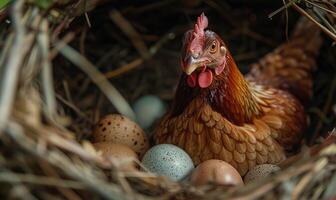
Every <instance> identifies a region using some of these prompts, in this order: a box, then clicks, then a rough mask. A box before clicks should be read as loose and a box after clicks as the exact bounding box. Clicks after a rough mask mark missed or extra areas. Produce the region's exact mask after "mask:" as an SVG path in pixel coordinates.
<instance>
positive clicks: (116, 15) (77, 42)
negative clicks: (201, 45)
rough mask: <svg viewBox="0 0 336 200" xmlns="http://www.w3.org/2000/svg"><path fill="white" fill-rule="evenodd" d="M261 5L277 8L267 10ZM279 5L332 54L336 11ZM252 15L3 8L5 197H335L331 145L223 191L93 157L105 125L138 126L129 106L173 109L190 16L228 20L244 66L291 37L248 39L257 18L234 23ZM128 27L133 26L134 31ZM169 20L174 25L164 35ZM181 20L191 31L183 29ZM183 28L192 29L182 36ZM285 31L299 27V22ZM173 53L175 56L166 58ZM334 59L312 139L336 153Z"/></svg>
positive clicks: (335, 158) (223, 9) (325, 6)
mask: <svg viewBox="0 0 336 200" xmlns="http://www.w3.org/2000/svg"><path fill="white" fill-rule="evenodd" d="M231 3H232V2H231ZM236 3H237V2H236V1H235V3H234V2H233V3H232V4H236ZM258 3H263V4H265V5H268V3H266V2H263V1H260V2H259V1H258ZM281 3H282V2H281V1H280V2H278V4H276V3H274V5H273V4H272V6H273V7H277V8H279V7H280V9H279V10H278V11H276V12H274V13H272V14H271V17H273V18H275V17H277V16H278V15H279V12H280V11H282V10H286V9H288V8H289V7H294V9H295V10H297V11H299V13H300V14H303V15H306V16H308V17H309V18H310V19H311V20H313V21H315V22H316V23H318V24H319V26H320V27H321V29H322V31H324V32H325V33H326V34H327V35H328V36H329V37H330V38H331V39H326V41H328V42H329V44H330V40H334V41H336V37H335V35H336V31H335V29H336V27H335V16H336V15H335V12H336V9H335V2H332V1H326V0H320V1H313V0H312V1H308V0H307V1H301V4H299V3H298V2H296V1H291V2H289V3H286V4H285V5H284V6H283V7H281ZM176 5H178V6H181V9H182V10H181V9H179V8H177V6H176ZM248 6H250V7H251V8H253V7H254V6H256V5H254V4H252V3H251V4H250V5H247V7H242V8H241V7H239V6H237V5H235V8H236V9H231V8H230V7H228V5H227V4H225V3H222V2H220V1H212V0H206V1H204V2H203V3H202V2H201V1H187V0H185V1H182V3H179V2H175V1H171V0H165V1H160V2H155V3H152V2H147V4H145V5H140V4H138V5H131V4H130V3H129V2H112V3H110V2H107V1H103V0H102V1H100V0H95V1H81V0H79V1H71V0H68V1H66V0H64V1H54V2H53V1H30V0H18V1H15V2H13V3H11V4H9V5H8V6H7V7H4V8H2V10H1V11H0V13H1V14H0V20H1V25H0V30H1V32H0V34H1V35H0V45H1V55H0V77H1V78H0V113H1V115H0V143H1V146H0V151H1V155H0V183H1V188H0V194H1V197H3V198H4V199H5V198H6V199H7V198H8V199H72V200H77V199H100V198H103V199H256V198H258V199H289V198H291V199H323V198H324V199H325V198H328V197H331V196H332V195H335V189H336V176H333V175H334V174H335V171H336V145H335V144H333V143H330V142H329V143H330V144H329V143H328V140H327V141H325V140H324V139H322V140H323V141H322V142H323V144H324V145H322V146H321V145H320V146H315V147H314V148H311V149H310V150H302V151H301V153H299V154H297V155H296V156H295V157H294V158H293V159H289V160H288V162H287V163H286V165H285V166H283V170H282V171H280V172H278V173H275V174H274V175H272V176H269V177H268V178H266V179H263V180H262V181H258V182H254V183H252V184H248V185H245V186H241V187H238V188H228V187H223V186H216V185H207V186H204V187H201V188H195V187H194V186H192V185H189V184H188V183H176V182H172V181H171V180H168V179H166V178H164V177H159V176H156V175H154V174H150V173H145V172H137V173H127V172H123V171H122V170H120V169H118V167H117V166H116V165H115V163H114V162H113V161H112V160H109V159H106V158H103V157H102V156H101V155H100V154H99V153H97V152H95V151H94V149H93V147H92V145H91V143H90V142H89V140H90V135H91V130H92V127H93V125H94V124H95V123H96V122H97V120H98V119H99V118H100V117H101V116H102V115H104V114H107V113H113V112H119V113H121V114H123V115H126V116H129V117H130V118H134V113H133V111H132V109H131V107H130V105H129V102H132V101H134V99H136V98H137V97H139V96H140V95H142V94H146V93H155V94H157V95H158V96H160V97H161V98H162V99H165V100H166V101H167V102H169V101H171V99H172V94H173V86H174V84H175V83H176V79H177V73H178V68H177V67H175V66H176V63H177V60H178V58H177V57H178V48H179V41H180V40H179V38H180V37H182V34H183V32H184V31H185V30H186V29H187V28H188V27H189V25H188V23H186V21H187V20H189V18H188V16H190V15H197V14H199V13H200V12H201V11H206V12H209V13H211V12H213V13H216V14H214V17H213V18H215V16H216V15H217V17H219V19H218V20H217V21H219V22H220V21H223V20H225V21H226V22H227V23H228V24H229V26H230V28H231V29H234V31H232V32H230V33H229V32H228V30H227V29H225V28H222V29H221V28H220V27H218V29H219V30H220V31H221V32H222V33H224V34H226V38H228V40H229V41H230V42H229V43H231V44H233V45H232V46H233V48H234V50H233V51H234V52H235V53H236V54H238V55H237V58H236V59H237V60H238V62H239V63H241V66H244V64H245V62H246V63H248V62H251V61H254V60H255V59H257V58H258V57H259V56H260V55H262V54H264V53H266V52H267V51H269V50H271V49H272V48H273V47H275V46H276V45H277V44H279V43H280V42H281V41H283V37H282V36H283V34H282V33H283V32H284V31H283V32H281V34H274V32H272V33H270V35H273V36H272V39H270V38H271V37H267V36H263V35H262V34H259V33H257V32H255V31H252V30H251V29H249V28H248V27H249V24H248V23H256V22H255V21H256V20H254V22H253V19H255V18H256V17H260V15H251V16H252V18H251V20H252V21H248V20H247V21H246V23H247V24H248V25H246V24H245V25H246V26H241V25H242V23H238V21H237V20H236V19H235V16H240V17H242V16H245V17H246V16H247V15H250V14H251V13H249V12H248ZM0 9H1V8H0ZM241 9H243V11H241ZM228 10H230V11H232V12H233V15H232V16H229V15H228V14H227V13H228ZM286 11H287V10H286ZM88 12H89V13H88ZM152 12H159V13H160V15H159V16H158V17H157V18H156V19H153V17H152V18H151V19H144V18H145V17H146V16H147V17H148V16H153V14H152ZM174 12H175V13H182V16H183V17H176V18H173V19H170V17H171V16H172V15H174ZM149 13H151V14H149ZM246 13H248V14H246ZM269 13H270V12H269ZM287 14H288V13H287ZM274 15H275V16H274ZM125 16H130V19H132V23H131V22H130V21H129V20H127V18H126V17H125ZM283 16H288V15H283ZM253 17H254V18H253ZM281 17H282V16H281ZM138 18H139V19H138ZM181 18H182V19H181ZM137 19H138V20H137ZM166 19H170V20H168V21H167V23H165V24H163V22H164V21H165V20H166ZM281 19H286V18H281ZM287 19H288V18H287ZM176 20H179V21H180V22H181V21H182V22H181V23H178V24H176ZM190 20H191V21H192V19H190ZM215 21H216V20H215ZM282 21H283V22H284V23H283V25H286V24H287V23H286V20H282ZM183 22H184V24H185V25H179V24H183ZM287 22H289V26H291V20H289V21H288V20H287ZM214 24H216V23H215V22H214ZM91 26H92V27H91ZM251 26H252V27H253V26H255V27H257V26H258V27H262V28H261V29H260V30H261V31H262V30H263V28H265V24H254V25H253V24H252V25H251ZM97 27H99V30H98V29H97ZM149 27H150V28H149ZM241 27H243V28H241ZM283 27H284V26H283ZM90 28H91V29H90ZM271 28H272V27H271ZM273 28H274V27H273ZM280 28H281V27H278V30H279V29H280ZM152 30H155V31H153V32H151V31H152ZM269 30H270V29H268V30H266V31H269ZM140 32H141V33H142V34H140ZM277 32H278V33H279V32H280V31H277ZM176 38H177V39H176ZM237 41H238V42H237ZM239 41H244V42H239ZM246 41H247V42H246ZM168 43H169V44H168ZM164 45H166V46H167V48H165V49H163V48H162V46H164ZM256 46H260V48H256ZM325 46H326V45H325ZM327 46H328V45H327ZM326 49H327V50H325V51H324V52H325V54H324V55H321V58H322V59H321V60H322V61H318V63H319V64H320V65H322V67H321V69H319V70H318V72H317V75H316V76H317V78H316V79H320V80H321V79H323V80H324V81H319V82H318V83H317V85H316V86H315V93H318V97H317V98H314V100H313V103H312V105H311V106H310V107H309V114H310V117H311V127H310V130H309V131H308V133H309V134H307V135H309V136H310V138H313V139H314V141H316V138H318V137H317V136H320V135H323V133H328V132H329V134H331V136H329V137H328V138H329V139H330V138H331V139H330V141H333V140H332V139H333V137H335V136H334V135H335V134H336V133H335V132H332V131H330V130H332V126H333V124H335V122H336V118H335V113H333V112H335V105H334V104H335V102H336V101H335V95H334V94H335V89H336V78H335V76H334V75H333V74H335V71H336V67H335V63H336V60H335V58H334V56H333V55H335V48H334V49H332V48H329V46H328V47H326ZM158 52H159V53H158ZM160 52H161V53H160ZM244 52H245V53H244ZM246 52H249V53H246ZM154 57H155V58H154ZM111 63H113V65H112V64H111ZM162 64H165V65H166V67H162ZM144 66H152V67H144ZM330 66H333V67H330ZM242 70H243V71H244V68H242ZM167 74H169V76H167ZM143 77H145V78H143ZM110 80H111V81H110ZM112 83H113V85H112ZM114 85H115V86H114ZM116 88H118V90H117V89H116ZM333 109H334V111H333ZM315 143H316V142H315ZM309 152H311V153H309Z"/></svg>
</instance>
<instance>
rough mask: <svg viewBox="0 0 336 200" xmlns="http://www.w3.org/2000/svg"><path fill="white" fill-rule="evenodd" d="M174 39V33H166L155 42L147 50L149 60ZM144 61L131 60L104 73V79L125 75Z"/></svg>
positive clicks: (140, 59) (140, 58)
mask: <svg viewBox="0 0 336 200" xmlns="http://www.w3.org/2000/svg"><path fill="white" fill-rule="evenodd" d="M174 38H175V33H168V34H166V35H164V36H163V37H162V39H160V40H159V41H158V42H156V43H155V44H154V45H153V46H152V47H150V49H149V56H150V57H149V58H151V57H152V56H154V55H155V54H156V52H157V51H158V50H159V49H160V48H161V46H162V45H163V44H164V43H166V42H167V41H169V40H172V39H174ZM144 61H145V59H144V58H142V57H139V58H136V59H135V60H133V61H132V62H130V63H128V64H126V65H124V66H122V67H120V68H118V69H116V70H113V71H110V72H107V73H105V76H106V78H113V77H116V76H119V75H121V74H123V73H126V72H128V71H130V70H132V69H134V68H136V67H138V66H139V65H141V64H142V63H143V62H144Z"/></svg>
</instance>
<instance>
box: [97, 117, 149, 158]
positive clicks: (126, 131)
mask: <svg viewBox="0 0 336 200" xmlns="http://www.w3.org/2000/svg"><path fill="white" fill-rule="evenodd" d="M93 140H94V142H112V143H119V144H124V145H127V146H129V147H130V148H131V149H133V150H134V151H135V152H136V153H137V154H138V156H139V158H141V157H142V156H143V155H144V153H145V152H146V151H147V150H148V148H149V142H148V138H147V135H146V134H145V132H144V131H143V130H142V128H141V127H140V126H139V125H138V124H136V123H135V122H133V121H132V120H130V119H128V118H127V117H124V116H122V115H118V114H113V115H107V116H105V117H104V118H102V119H101V120H100V121H99V122H98V124H97V126H96V128H95V130H94V132H93Z"/></svg>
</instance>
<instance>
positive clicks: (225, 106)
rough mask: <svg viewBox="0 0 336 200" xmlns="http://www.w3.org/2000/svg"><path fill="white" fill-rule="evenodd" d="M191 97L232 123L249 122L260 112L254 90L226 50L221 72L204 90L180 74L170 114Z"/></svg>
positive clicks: (186, 104) (182, 106)
mask: <svg viewBox="0 0 336 200" xmlns="http://www.w3.org/2000/svg"><path fill="white" fill-rule="evenodd" d="M195 98H198V100H201V101H203V102H204V103H207V104H209V105H211V107H212V108H213V109H214V110H215V111H217V112H219V113H221V115H222V116H223V117H226V118H227V119H228V120H230V121H231V122H232V123H235V124H243V123H247V122H251V121H252V120H253V118H254V117H257V116H259V115H261V114H262V111H261V110H262V109H261V106H260V101H258V100H257V99H258V98H257V94H256V93H255V90H254V89H253V88H252V87H251V86H250V84H249V83H248V82H247V81H246V80H245V79H244V76H243V75H242V74H241V73H240V71H239V69H238V68H237V65H236V63H235V62H234V60H233V58H232V56H231V55H230V53H229V52H227V64H226V67H225V69H224V71H223V72H222V73H221V74H220V75H218V76H215V77H214V80H213V83H212V84H211V86H210V87H209V88H207V89H200V88H190V87H189V86H188V85H187V76H186V75H185V74H182V75H181V78H180V81H179V84H178V87H177V91H176V93H175V98H174V102H173V107H172V109H171V112H170V116H171V117H173V116H177V115H180V114H181V113H182V112H183V111H184V109H185V108H186V107H187V106H188V105H189V104H190V102H191V101H193V100H194V99H195Z"/></svg>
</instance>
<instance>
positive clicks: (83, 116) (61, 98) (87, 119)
mask: <svg viewBox="0 0 336 200" xmlns="http://www.w3.org/2000/svg"><path fill="white" fill-rule="evenodd" d="M56 97H57V99H59V100H60V101H62V102H63V103H64V104H65V105H67V106H68V107H69V108H71V109H72V110H73V111H75V112H76V113H77V114H78V115H79V116H80V117H82V118H83V119H85V121H87V122H88V123H90V124H92V121H91V120H90V119H89V118H88V117H87V116H86V115H85V114H84V113H83V112H82V111H81V110H80V109H78V108H77V107H76V106H75V105H74V104H73V103H71V102H69V101H67V100H65V99H64V98H63V97H62V96H61V95H58V94H56Z"/></svg>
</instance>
